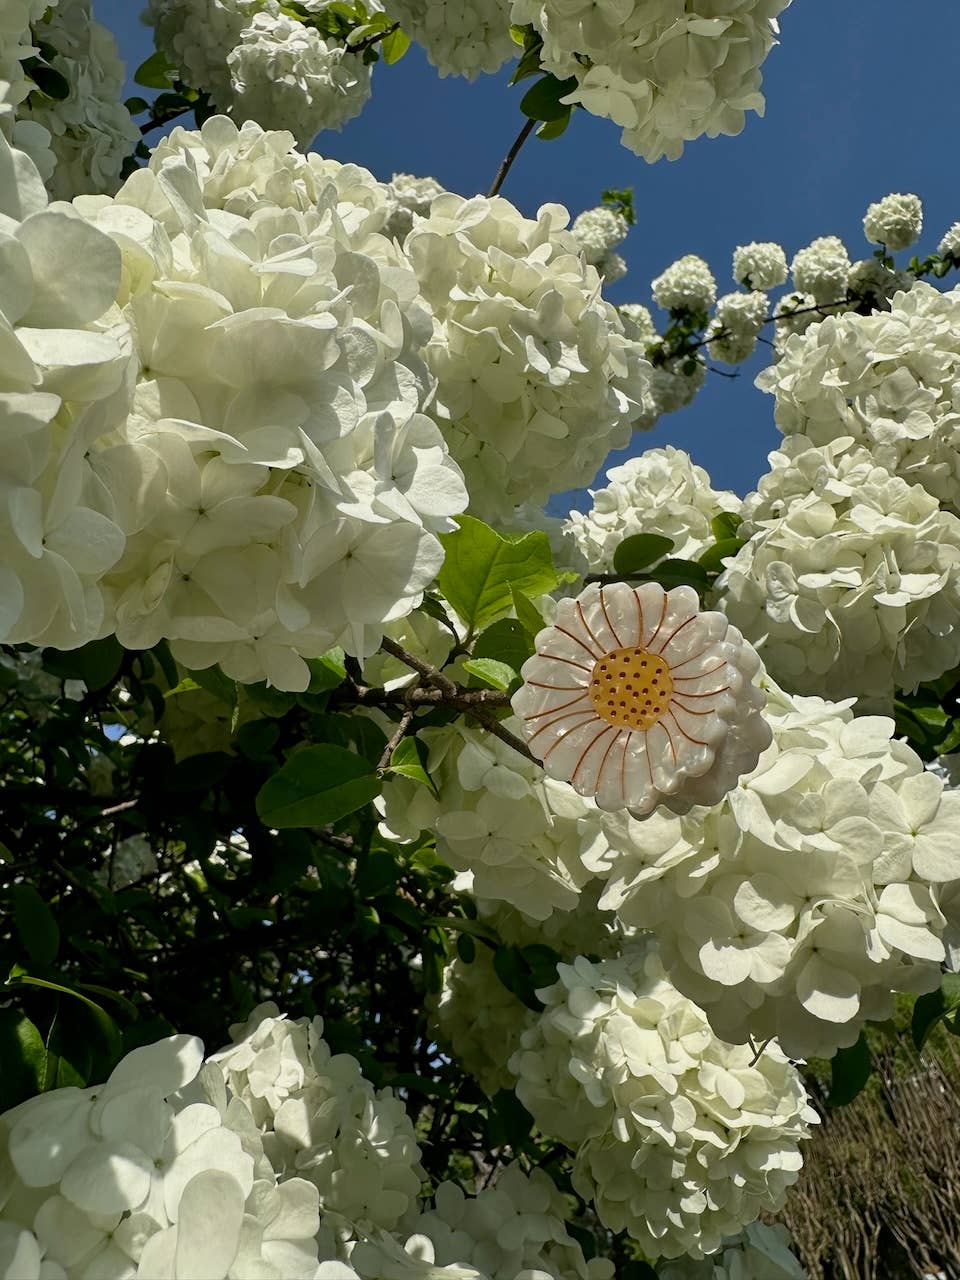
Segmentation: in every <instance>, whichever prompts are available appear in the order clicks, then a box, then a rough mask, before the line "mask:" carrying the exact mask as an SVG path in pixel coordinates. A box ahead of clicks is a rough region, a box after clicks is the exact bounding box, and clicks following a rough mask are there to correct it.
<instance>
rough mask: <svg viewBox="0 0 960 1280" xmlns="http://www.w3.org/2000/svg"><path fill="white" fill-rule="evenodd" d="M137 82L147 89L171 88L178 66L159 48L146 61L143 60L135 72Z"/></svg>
mask: <svg viewBox="0 0 960 1280" xmlns="http://www.w3.org/2000/svg"><path fill="white" fill-rule="evenodd" d="M133 78H134V80H135V82H136V83H137V84H142V85H143V87H144V88H145V89H169V88H170V86H171V85H172V84H173V82H174V81H175V80H176V78H177V68H176V67H175V66H174V65H173V63H172V62H168V61H167V58H166V56H165V55H164V54H163V53H161V52H160V50H159V49H158V50H157V52H156V53H152V54H151V55H150V57H149V58H147V60H146V62H141V63H140V65H139V67H137V69H136V71H135V72H134V73H133Z"/></svg>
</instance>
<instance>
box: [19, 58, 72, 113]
mask: <svg viewBox="0 0 960 1280" xmlns="http://www.w3.org/2000/svg"><path fill="white" fill-rule="evenodd" d="M23 69H24V71H25V72H26V73H27V75H28V76H29V77H30V79H31V80H32V81H33V83H34V84H35V85H36V86H37V88H38V89H39V90H40V92H41V93H42V94H43V95H44V97H47V98H53V99H54V100H55V101H57V102H63V100H64V99H65V98H69V97H70V83H69V81H68V80H67V78H66V77H65V76H63V75H61V74H60V72H59V71H57V70H56V69H55V68H54V67H50V66H48V65H47V64H46V63H45V62H41V61H40V59H39V58H27V59H26V60H25V61H24V63H23Z"/></svg>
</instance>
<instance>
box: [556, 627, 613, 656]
mask: <svg viewBox="0 0 960 1280" xmlns="http://www.w3.org/2000/svg"><path fill="white" fill-rule="evenodd" d="M554 630H555V631H560V632H562V633H563V634H564V635H565V636H569V637H570V639H571V640H572V641H573V643H574V644H578V645H579V646H580V648H581V649H586V651H587V653H589V655H590V657H591V658H593V660H594V662H599V661H600V659H601V658H602V657H603V654H602V653H594V652H593V650H592V649H591V648H590V646H589V645H588V644H585V643H584V642H583V641H582V640H581V639H580V637H579V636H575V635H574V634H573V632H572V631H568V630H567V628H566V627H558V626H556V625H554Z"/></svg>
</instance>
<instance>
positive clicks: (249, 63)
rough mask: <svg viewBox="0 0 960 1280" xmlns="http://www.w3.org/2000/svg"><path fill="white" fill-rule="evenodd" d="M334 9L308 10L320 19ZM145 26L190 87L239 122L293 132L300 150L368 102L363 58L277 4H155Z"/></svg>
mask: <svg viewBox="0 0 960 1280" xmlns="http://www.w3.org/2000/svg"><path fill="white" fill-rule="evenodd" d="M329 4H330V0H310V3H309V5H308V6H307V7H308V8H309V9H310V10H311V11H312V12H315V13H319V12H321V11H323V10H325V9H327V8H328V7H329ZM372 7H373V8H379V6H378V5H373V6H372ZM147 19H148V21H149V22H151V23H152V25H153V27H154V29H155V33H156V41H157V47H158V48H159V49H160V50H162V51H163V53H164V54H165V55H166V56H167V58H168V59H169V60H170V62H171V63H172V64H173V65H174V66H175V67H177V68H178V69H179V71H180V73H181V78H182V79H183V80H184V81H185V82H186V83H187V84H189V85H190V86H191V87H192V88H195V89H203V90H205V91H206V92H207V93H209V95H210V97H211V99H212V101H213V102H214V104H215V105H216V106H217V107H218V108H219V109H220V110H221V111H227V112H229V113H230V114H231V115H232V116H233V117H234V118H235V119H237V120H238V121H244V120H256V121H257V123H258V124H260V125H262V126H263V127H264V128H265V129H289V130H291V132H292V133H293V134H294V135H295V137H296V138H297V141H298V142H299V143H300V145H301V146H304V147H305V146H308V145H309V144H310V142H312V141H313V139H314V138H315V137H316V135H317V134H318V133H319V132H320V131H321V130H322V129H339V128H340V127H341V125H343V124H344V123H345V122H346V121H347V120H350V119H352V118H353V117H354V116H355V115H357V114H358V113H359V112H360V111H361V110H362V109H363V106H364V104H365V103H366V101H367V99H368V98H369V96H370V67H369V66H367V65H365V64H364V62H363V59H362V57H361V56H360V55H359V54H356V53H352V52H351V51H350V50H348V49H347V48H346V47H345V46H344V45H343V44H340V43H339V42H338V41H336V40H334V39H331V38H329V37H326V36H323V35H321V34H320V32H319V31H317V30H316V28H314V27H311V26H310V25H309V24H307V23H304V22H301V21H300V20H299V19H298V18H297V17H295V16H293V15H292V14H291V12H290V11H289V10H286V11H285V10H284V9H283V6H282V5H281V4H280V3H279V0H149V5H148V8H147Z"/></svg>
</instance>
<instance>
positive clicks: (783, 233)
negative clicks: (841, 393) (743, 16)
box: [94, 0, 960, 506]
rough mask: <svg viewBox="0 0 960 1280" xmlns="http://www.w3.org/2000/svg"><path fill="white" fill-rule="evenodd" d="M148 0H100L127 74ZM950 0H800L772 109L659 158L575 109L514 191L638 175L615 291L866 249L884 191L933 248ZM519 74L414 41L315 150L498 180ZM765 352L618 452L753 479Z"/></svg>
mask: <svg viewBox="0 0 960 1280" xmlns="http://www.w3.org/2000/svg"><path fill="white" fill-rule="evenodd" d="M140 7H141V6H140V4H139V3H138V0H94V9H95V13H96V16H97V17H98V18H99V19H100V21H101V22H105V23H106V24H107V25H108V26H109V27H111V28H112V29H113V31H114V33H115V34H116V36H117V39H118V40H119V43H120V49H121V52H122V53H123V55H124V57H125V58H126V59H127V62H128V66H129V68H130V70H131V73H132V71H133V69H134V68H135V67H136V66H137V65H138V63H139V62H140V61H142V60H143V58H145V57H146V56H147V55H148V54H149V53H150V52H151V50H152V43H151V35H152V33H151V31H150V29H149V28H146V27H144V26H142V25H141V24H140V22H139V21H138V17H137V15H138V12H139V9H140ZM951 9H952V5H950V4H948V3H944V0H796V2H795V3H794V4H793V5H792V6H791V7H790V8H789V9H788V10H787V11H786V12H785V13H784V14H783V16H782V22H781V26H782V33H783V34H782V43H781V45H780V47H779V48H777V49H775V50H774V51H773V53H772V54H771V55H770V57H769V59H768V60H767V63H766V66H765V85H764V89H765V93H766V97H767V113H766V117H765V119H763V120H760V119H758V118H757V117H751V118H750V119H749V121H748V124H747V128H746V130H745V131H744V133H742V134H741V135H740V137H738V138H718V139H715V140H710V139H701V141H699V142H697V143H694V144H693V145H691V146H689V147H688V148H687V150H686V152H685V153H684V155H683V157H682V158H681V159H680V160H678V161H676V162H674V163H670V162H668V161H661V162H660V163H659V164H656V165H653V166H651V165H648V164H647V163H646V162H645V161H643V160H641V159H639V158H638V157H636V156H634V155H633V154H632V153H631V152H629V151H627V150H626V149H625V148H623V147H622V146H621V145H620V143H619V130H618V129H617V128H616V127H615V126H614V125H612V124H610V123H609V122H608V121H602V120H597V119H594V118H593V117H591V116H589V115H587V114H586V112H583V111H580V112H576V113H575V115H574V120H573V123H572V124H571V127H570V129H569V130H568V131H567V133H566V135H565V136H564V137H562V138H560V139H558V140H557V141H554V142H550V143H544V142H540V141H539V140H537V139H532V140H531V141H530V142H529V143H528V144H527V146H526V148H525V149H524V151H523V152H522V153H521V155H520V158H519V160H518V162H517V164H516V165H515V167H514V169H513V172H512V173H511V175H510V177H509V178H508V180H507V183H506V186H505V187H504V191H503V194H504V195H506V196H507V197H509V199H511V200H512V201H513V202H514V203H515V204H517V205H518V206H519V207H520V208H521V209H522V210H523V211H524V212H526V213H532V212H533V211H534V210H535V209H536V208H537V206H538V205H539V204H542V203H543V202H545V201H559V202H560V203H562V204H565V205H566V206H567V207H568V208H569V209H570V211H571V213H573V214H575V213H578V212H580V210H582V209H584V208H589V207H591V206H592V205H594V204H596V203H597V202H598V199H599V196H600V192H601V191H602V190H603V189H604V188H605V187H626V186H632V187H633V188H634V192H635V198H636V208H637V213H638V225H637V226H636V227H634V228H633V230H632V231H631V234H630V237H629V239H628V240H627V242H626V245H625V247H624V248H623V249H622V250H621V252H623V253H624V256H625V257H626V259H627V261H628V263H629V266H630V274H629V275H628V276H627V277H626V279H625V280H623V281H621V282H620V283H619V284H618V285H616V286H615V288H614V289H613V290H612V291H611V294H610V296H611V297H612V298H613V299H614V300H615V301H618V302H632V301H639V302H649V281H650V280H651V279H652V278H653V277H654V276H655V275H657V274H659V272H660V271H662V270H663V268H664V267H665V266H667V265H668V264H669V263H670V262H672V261H674V259H676V258H678V257H679V256H680V255H681V254H684V253H699V254H701V255H702V256H703V257H705V258H706V259H707V260H708V261H709V262H710V264H711V266H712V267H713V269H714V272H715V274H716V275H717V277H718V280H719V282H720V289H721V291H723V292H725V291H726V290H727V289H730V288H733V287H734V286H733V282H732V280H731V279H730V260H731V255H732V253H733V249H734V247H735V246H736V245H738V244H743V243H746V242H748V241H750V240H778V241H780V242H781V243H782V244H784V245H785V247H786V249H787V251H788V253H789V254H792V253H793V252H795V251H796V249H798V248H800V247H801V246H803V245H804V244H807V243H809V241H810V240H812V239H813V238H814V237H815V236H818V235H829V234H833V235H839V236H841V237H843V239H844V240H845V241H846V243H847V245H848V247H849V249H850V251H851V254H852V255H853V256H854V257H863V256H866V255H867V254H868V253H869V251H870V247H869V246H868V245H867V244H866V242H865V241H864V239H863V232H862V227H861V220H862V218H863V214H864V211H865V210H866V207H867V205H868V204H869V203H870V201H872V200H876V199H878V198H879V197H880V196H883V195H886V194H887V193H888V192H890V191H914V192H916V193H917V194H918V195H920V196H922V197H923V200H924V202H925V205H926V222H927V230H926V232H925V235H924V239H923V241H922V243H921V250H922V251H924V252H928V251H931V250H933V249H934V248H935V247H936V245H937V243H938V241H939V239H940V236H941V234H942V233H943V231H944V230H945V229H946V228H947V227H948V226H949V225H950V224H951V223H953V222H954V221H957V220H958V219H960V195H958V191H957V184H956V150H955V147H956V101H955V90H954V89H953V88H952V86H951V78H952V71H951V68H955V67H956V66H957V65H958V63H960V24H957V23H955V22H952V21H950V19H949V14H950V10H951ZM508 79H509V71H507V72H504V73H502V74H501V75H498V76H485V77H482V78H481V79H480V80H479V81H477V82H475V83H474V84H468V83H467V82H466V81H463V80H459V79H453V78H448V79H443V80H441V79H440V78H439V77H438V76H437V74H436V72H435V71H434V70H433V68H432V67H430V66H429V64H428V63H427V62H426V60H425V59H424V58H423V57H422V55H421V54H420V53H419V51H418V50H416V49H413V50H411V51H410V53H409V54H408V55H407V57H406V58H404V59H403V61H402V62H400V63H398V64H397V65H395V66H393V67H386V66H383V65H382V64H381V65H379V66H377V67H376V68H375V71H374V82H373V98H372V101H371V102H370V103H369V104H368V105H367V107H366V109H365V110H364V112H363V114H362V115H361V116H360V117H359V118H358V119H357V120H354V121H352V122H351V123H350V124H349V125H347V126H346V127H345V128H344V129H343V131H342V132H341V133H329V134H323V135H321V136H320V138H319V139H318V141H317V144H316V149H317V150H319V151H321V152H322V153H323V154H325V155H328V156H332V157H334V158H336V159H338V160H344V161H347V160H349V161H353V162H355V163H357V164H363V165H366V166H367V167H368V168H369V169H371V170H372V171H373V172H374V173H375V174H376V175H377V177H379V178H384V179H387V178H389V177H390V175H391V174H392V173H393V172H394V171H395V170H402V171H405V172H408V173H417V174H430V175H432V176H433V177H435V178H437V179H438V180H439V181H440V182H442V183H443V184H444V185H445V186H446V187H448V188H449V189H451V190H453V191H458V192H460V193H461V194H463V195H470V194H473V193H475V192H477V191H482V190H486V188H487V187H488V186H489V184H490V182H491V181H492V179H493V176H494V174H495V173H496V170H497V166H498V165H499V163H500V160H501V158H502V157H503V154H504V153H505V151H506V150H507V148H508V146H509V144H510V142H511V141H512V140H513V137H514V136H515V135H516V133H517V131H518V128H519V126H520V124H521V123H522V117H521V116H520V112H519V106H518V104H519V100H520V96H521V94H522V92H523V89H522V88H515V89H509V88H508V87H507V80H508ZM133 91H134V90H133V89H131V92H133ZM136 92H142V90H136ZM763 363H764V362H763V360H762V359H758V360H757V361H756V362H754V363H753V364H751V365H749V366H747V367H746V368H745V369H744V371H743V373H742V375H741V376H740V377H739V378H738V379H737V380H735V381H731V380H729V379H726V378H720V377H715V376H711V378H710V380H709V381H708V383H707V386H706V387H705V388H704V390H703V391H702V392H701V393H700V395H699V397H698V398H697V400H696V401H695V402H694V404H693V405H692V406H691V407H690V408H689V409H686V410H684V411H682V412H681V413H679V414H675V415H672V416H670V417H668V418H665V419H663V420H662V421H661V422H660V423H659V424H658V426H657V427H656V428H655V429H654V430H653V431H651V432H647V433H645V434H643V435H638V436H635V437H634V441H633V444H632V446H631V448H630V449H628V450H626V451H624V453H622V454H617V455H614V456H613V457H612V459H611V461H621V460H622V459H623V458H624V457H627V456H629V455H630V454H633V453H638V452H640V451H642V450H643V449H646V448H649V447H651V446H653V445H662V444H674V445H676V446H678V447H680V448H684V449H686V450H688V451H689V452H690V453H691V454H692V455H693V457H694V459H695V461H697V462H699V463H700V464H701V465H703V466H705V467H706V468H707V470H708V471H709V472H710V474H711V476H712V477H713V480H714V483H715V484H716V485H719V486H724V487H728V488H732V489H736V490H737V491H739V492H741V493H743V492H746V491H747V490H748V489H750V488H752V487H753V485H754V484H755V482H756V479H757V477H758V476H759V475H760V474H761V473H762V472H763V471H764V470H765V469H766V455H767V453H768V451H769V450H770V449H772V448H775V447H776V444H777V440H778V433H777V431H776V428H775V427H774V424H773V416H772V411H771V401H770V398H769V397H767V396H764V395H762V394H761V393H760V392H759V391H757V390H756V389H755V388H754V386H753V378H754V377H755V375H756V373H757V371H758V370H759V368H761V367H762V365H763ZM584 501H585V496H584V495H581V497H580V499H579V500H578V501H577V505H579V506H582V505H584Z"/></svg>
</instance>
